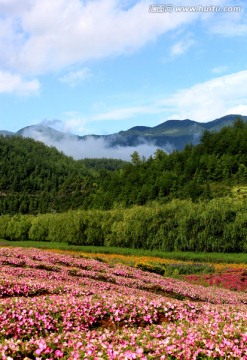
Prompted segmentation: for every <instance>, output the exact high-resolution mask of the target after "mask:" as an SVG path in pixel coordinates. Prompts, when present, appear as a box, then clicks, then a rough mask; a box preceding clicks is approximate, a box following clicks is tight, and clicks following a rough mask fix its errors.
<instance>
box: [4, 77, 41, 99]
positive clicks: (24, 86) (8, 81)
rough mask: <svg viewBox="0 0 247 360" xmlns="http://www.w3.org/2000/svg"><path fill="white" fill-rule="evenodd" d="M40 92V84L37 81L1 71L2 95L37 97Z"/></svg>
mask: <svg viewBox="0 0 247 360" xmlns="http://www.w3.org/2000/svg"><path fill="white" fill-rule="evenodd" d="M39 90H40V83H39V81H38V80H37V79H34V80H25V79H23V78H22V77H21V76H19V75H16V74H11V73H10V72H3V71H0V93H17V94H20V95H35V94H37V93H38V91H39Z"/></svg>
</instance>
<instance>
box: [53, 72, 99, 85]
mask: <svg viewBox="0 0 247 360" xmlns="http://www.w3.org/2000/svg"><path fill="white" fill-rule="evenodd" d="M91 76H92V74H91V72H90V70H89V69H88V68H84V69H80V70H74V71H73V70H72V71H69V72H68V73H66V74H65V75H63V76H61V77H60V78H59V80H60V81H61V82H63V83H65V84H68V85H69V86H71V87H75V86H76V85H78V84H80V83H81V82H83V81H84V80H86V79H87V78H89V77H91Z"/></svg>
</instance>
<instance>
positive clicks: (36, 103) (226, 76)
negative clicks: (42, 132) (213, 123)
mask: <svg viewBox="0 0 247 360" xmlns="http://www.w3.org/2000/svg"><path fill="white" fill-rule="evenodd" d="M157 4H160V5H161V4H163V5H164V4H169V5H171V7H170V9H172V10H171V12H168V11H166V12H161V13H157V12H155V11H157V6H156V5H157ZM152 5H155V6H153V7H152V8H150V6H152ZM210 5H211V6H215V8H214V9H213V8H212V9H211V10H214V11H209V10H210V8H209V2H208V1H203V0H193V1H185V0H183V1H175V0H174V1H171V2H170V1H169V2H165V1H152V0H148V1H133V0H124V1H118V0H91V1H82V0H42V1H40V0H25V1H20V0H0V130H9V131H17V130H19V129H20V128H23V127H25V126H28V125H32V124H38V123H45V124H47V125H50V126H52V127H54V128H56V129H58V130H62V131H68V132H71V133H74V134H80V135H84V134H110V133H115V132H118V131H120V130H127V129H128V128H130V127H133V126H136V125H145V126H155V125H158V124H159V123H161V122H163V121H166V120H168V119H185V118H190V119H193V120H196V121H201V122H206V121H210V120H213V119H215V118H217V117H221V116H224V115H226V114H242V115H247V16H246V9H247V5H246V3H245V2H244V1H238V0H231V1H228V0H227V1H225V0H214V1H213V2H212V3H210ZM190 6H191V7H193V8H190ZM183 7H184V8H183ZM150 9H152V11H154V12H150V11H149V10H150ZM219 9H220V10H221V11H219ZM203 10H204V11H203Z"/></svg>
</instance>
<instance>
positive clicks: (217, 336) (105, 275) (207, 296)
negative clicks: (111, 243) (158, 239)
mask: <svg viewBox="0 0 247 360" xmlns="http://www.w3.org/2000/svg"><path fill="white" fill-rule="evenodd" d="M0 266H1V271H0V354H1V355H0V356H1V359H3V360H11V359H25V360H28V359H37V360H41V359H70V360H74V359H75V360H76V359H88V360H89V359H90V360H100V359H116V360H117V359H142V360H144V359H209V358H217V359H245V360H246V359H247V350H246V349H247V294H246V293H245V292H240V291H238V292H237V291H230V290H226V289H222V288H217V287H213V286H208V287H204V286H201V285H193V284H189V283H187V282H185V281H181V280H177V279H171V278H165V277H162V276H159V275H157V274H153V273H152V274H151V273H148V272H143V271H141V270H139V269H135V268H132V267H129V266H127V265H123V264H115V265H110V264H107V263H105V262H101V261H97V260H95V259H89V258H83V257H80V256H78V255H71V254H62V253H54V252H51V251H44V250H37V249H23V248H4V247H3V248H0Z"/></svg>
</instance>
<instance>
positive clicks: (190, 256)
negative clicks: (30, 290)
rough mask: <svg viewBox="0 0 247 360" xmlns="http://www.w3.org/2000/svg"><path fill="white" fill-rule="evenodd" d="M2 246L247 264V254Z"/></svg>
mask: <svg viewBox="0 0 247 360" xmlns="http://www.w3.org/2000/svg"><path fill="white" fill-rule="evenodd" d="M0 246H13V247H34V248H39V249H56V250H72V251H82V252H87V253H101V254H118V255H129V256H140V257H141V256H152V257H160V258H164V259H175V260H183V261H196V262H210V263H228V264H230V263H235V264H236V263H238V264H240V263H241V264H247V253H236V254H234V253H196V252H182V251H177V252H176V251H173V252H164V251H159V250H144V249H129V248H120V247H104V246H79V245H68V244H66V243H60V242H36V241H7V240H3V239H0Z"/></svg>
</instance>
